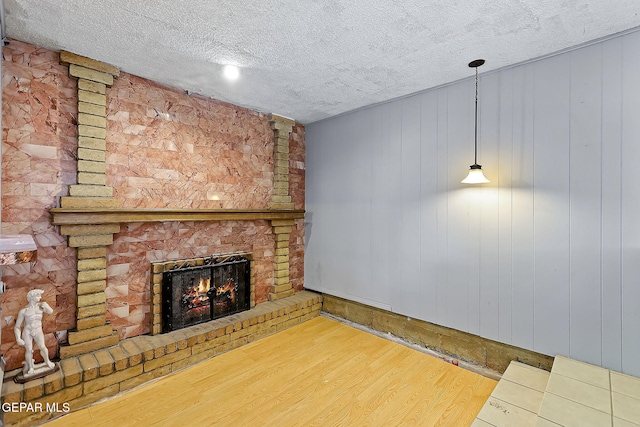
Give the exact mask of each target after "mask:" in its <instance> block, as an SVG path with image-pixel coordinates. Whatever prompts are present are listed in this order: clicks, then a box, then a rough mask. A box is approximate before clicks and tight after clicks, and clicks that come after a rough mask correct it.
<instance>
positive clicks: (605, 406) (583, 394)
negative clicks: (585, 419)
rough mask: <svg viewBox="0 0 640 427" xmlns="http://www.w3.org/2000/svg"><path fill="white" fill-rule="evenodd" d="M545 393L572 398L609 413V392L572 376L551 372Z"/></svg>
mask: <svg viewBox="0 0 640 427" xmlns="http://www.w3.org/2000/svg"><path fill="white" fill-rule="evenodd" d="M546 392H547V393H553V394H555V395H557V396H561V397H564V398H567V399H569V400H573V401H574V402H578V403H581V404H583V405H585V406H588V407H590V408H594V409H597V410H598V411H602V412H606V413H607V414H610V413H611V393H610V392H609V390H606V389H604V388H600V387H596V386H595V385H592V384H587V383H584V382H582V381H578V380H574V379H573V378H569V377H565V376H564V375H559V374H556V373H552V374H551V376H549V383H548V384H547V391H546Z"/></svg>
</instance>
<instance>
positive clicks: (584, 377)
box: [551, 356, 610, 390]
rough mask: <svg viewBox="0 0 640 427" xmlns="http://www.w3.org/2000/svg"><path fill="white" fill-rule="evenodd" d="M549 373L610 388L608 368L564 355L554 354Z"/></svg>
mask: <svg viewBox="0 0 640 427" xmlns="http://www.w3.org/2000/svg"><path fill="white" fill-rule="evenodd" d="M551 373H552V374H554V373H556V374H560V375H564V376H565V377H569V378H573V379H575V380H578V381H582V382H584V383H587V384H593V385H595V386H597V387H600V388H604V389H607V390H610V385H609V370H608V369H604V368H601V367H600V366H595V365H590V364H588V363H584V362H580V361H578V360H573V359H569V358H567V357H564V356H556V357H555V359H554V362H553V367H552V368H551Z"/></svg>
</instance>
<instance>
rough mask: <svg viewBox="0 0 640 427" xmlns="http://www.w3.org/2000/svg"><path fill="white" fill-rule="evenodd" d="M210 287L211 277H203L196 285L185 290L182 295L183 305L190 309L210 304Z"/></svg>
mask: <svg viewBox="0 0 640 427" xmlns="http://www.w3.org/2000/svg"><path fill="white" fill-rule="evenodd" d="M210 289H211V279H205V278H203V277H201V278H200V280H199V281H198V284H197V285H196V286H194V287H192V288H188V289H186V290H185V293H184V295H182V305H184V306H186V307H188V309H192V308H198V307H202V306H208V305H209V291H210Z"/></svg>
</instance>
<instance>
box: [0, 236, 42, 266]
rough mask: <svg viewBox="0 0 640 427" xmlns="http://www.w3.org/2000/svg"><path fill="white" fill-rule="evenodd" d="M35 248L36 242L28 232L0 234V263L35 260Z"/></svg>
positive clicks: (8, 263)
mask: <svg viewBox="0 0 640 427" xmlns="http://www.w3.org/2000/svg"><path fill="white" fill-rule="evenodd" d="M37 249H38V248H37V246H36V242H35V241H34V240H33V236H31V235H30V234H7V235H0V265H12V264H21V263H24V262H32V261H35V260H36V259H37V254H38V251H37Z"/></svg>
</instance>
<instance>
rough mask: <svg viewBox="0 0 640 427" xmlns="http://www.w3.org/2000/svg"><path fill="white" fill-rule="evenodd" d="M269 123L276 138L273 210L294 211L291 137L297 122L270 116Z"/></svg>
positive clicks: (273, 115)
mask: <svg viewBox="0 0 640 427" xmlns="http://www.w3.org/2000/svg"><path fill="white" fill-rule="evenodd" d="M269 123H270V124H271V129H272V130H273V136H274V144H273V195H272V196H271V208H272V209H293V203H292V202H291V196H290V195H289V135H290V134H291V130H292V129H293V125H294V124H295V121H293V120H291V119H287V118H285V117H280V116H276V115H275V114H270V115H269Z"/></svg>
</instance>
